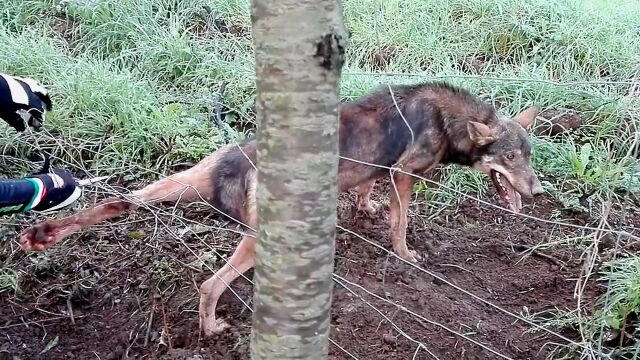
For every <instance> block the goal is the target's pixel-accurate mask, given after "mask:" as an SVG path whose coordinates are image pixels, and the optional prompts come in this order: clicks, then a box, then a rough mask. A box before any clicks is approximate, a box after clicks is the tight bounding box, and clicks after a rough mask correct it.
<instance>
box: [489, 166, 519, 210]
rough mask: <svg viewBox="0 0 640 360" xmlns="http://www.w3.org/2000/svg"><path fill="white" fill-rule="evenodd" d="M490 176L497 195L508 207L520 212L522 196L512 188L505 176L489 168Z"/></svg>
mask: <svg viewBox="0 0 640 360" xmlns="http://www.w3.org/2000/svg"><path fill="white" fill-rule="evenodd" d="M490 176H491V181H493V186H495V188H496V190H497V192H498V195H499V196H500V198H501V199H502V200H504V202H506V203H507V206H508V207H509V209H511V210H512V211H515V212H520V210H522V197H521V196H520V193H519V192H517V191H516V189H514V187H513V185H511V183H510V182H509V180H507V177H506V176H504V175H502V174H501V173H500V172H498V171H495V170H491V175H490Z"/></svg>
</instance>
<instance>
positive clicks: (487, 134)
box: [467, 121, 495, 146]
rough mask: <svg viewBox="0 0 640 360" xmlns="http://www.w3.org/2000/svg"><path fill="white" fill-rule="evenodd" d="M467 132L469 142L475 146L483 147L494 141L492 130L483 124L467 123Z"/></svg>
mask: <svg viewBox="0 0 640 360" xmlns="http://www.w3.org/2000/svg"><path fill="white" fill-rule="evenodd" d="M467 131H469V137H470V138H471V141H473V143H474V144H476V145H477V146H485V145H488V144H490V143H492V142H494V141H495V137H494V135H493V130H491V128H490V127H488V126H487V125H485V124H483V123H479V122H475V121H469V122H468V123H467Z"/></svg>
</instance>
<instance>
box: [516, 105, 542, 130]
mask: <svg viewBox="0 0 640 360" xmlns="http://www.w3.org/2000/svg"><path fill="white" fill-rule="evenodd" d="M539 112H540V109H539V108H537V107H535V106H534V107H530V108H528V109H527V110H525V111H523V112H521V113H520V115H518V117H517V120H518V123H519V124H520V126H522V127H523V128H524V129H525V130H529V127H530V126H531V124H533V121H534V120H535V119H536V116H538V113H539Z"/></svg>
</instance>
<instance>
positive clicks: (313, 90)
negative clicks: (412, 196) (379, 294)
mask: <svg viewBox="0 0 640 360" xmlns="http://www.w3.org/2000/svg"><path fill="white" fill-rule="evenodd" d="M251 5H252V8H251V19H252V33H253V41H254V48H255V61H256V64H255V67H256V77H257V100H256V110H257V120H258V129H257V142H258V153H257V166H258V185H257V192H256V202H257V215H258V229H257V230H258V241H257V244H256V266H255V272H254V284H255V287H254V315H253V327H252V335H251V357H252V359H302V358H304V359H325V358H326V357H327V354H328V337H329V325H330V311H331V293H332V290H333V281H332V274H333V260H334V250H335V245H334V242H335V234H336V220H337V219H336V218H337V214H336V211H337V210H336V200H337V170H338V105H339V80H340V75H341V71H342V65H343V62H344V51H345V47H346V34H345V29H344V24H343V20H342V7H341V4H340V0H252V2H251Z"/></svg>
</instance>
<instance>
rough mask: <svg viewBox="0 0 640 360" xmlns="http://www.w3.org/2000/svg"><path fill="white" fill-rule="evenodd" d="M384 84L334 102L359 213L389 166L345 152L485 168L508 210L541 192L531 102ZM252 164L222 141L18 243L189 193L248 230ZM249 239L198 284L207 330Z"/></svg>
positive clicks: (398, 234)
mask: <svg viewBox="0 0 640 360" xmlns="http://www.w3.org/2000/svg"><path fill="white" fill-rule="evenodd" d="M392 89H393V96H392V94H391V93H390V92H389V89H388V88H387V87H384V88H381V89H379V90H377V91H375V92H373V93H371V94H370V95H367V96H364V97H362V98H360V99H358V100H356V101H353V102H346V103H343V104H342V105H341V107H340V119H339V120H340V124H339V149H340V155H341V156H343V157H344V158H347V159H341V160H340V164H339V170H338V171H339V173H338V190H339V192H343V191H346V190H349V189H352V188H355V190H356V192H357V193H358V209H359V210H362V211H367V212H375V211H376V209H375V207H374V206H373V205H372V204H371V202H370V200H369V195H370V192H371V190H372V188H373V186H374V184H375V181H376V179H379V178H381V177H383V176H388V175H389V172H388V170H385V169H381V168H376V167H372V166H370V165H365V164H362V163H358V162H353V161H350V160H348V159H355V160H358V161H361V162H365V163H371V164H378V165H383V166H388V167H390V166H397V167H401V168H402V169H403V170H404V171H406V172H409V173H416V174H418V173H422V174H424V173H426V172H427V171H429V170H431V169H432V168H433V167H435V166H436V165H438V164H446V163H455V164H461V165H466V166H471V167H473V168H475V169H477V170H479V171H483V172H486V173H488V174H491V177H492V179H493V180H494V184H495V185H496V187H498V186H499V185H500V186H503V185H502V184H507V183H508V184H507V185H508V186H506V187H507V188H508V189H507V190H509V192H508V193H507V195H506V196H507V197H505V196H504V194H503V193H504V192H503V193H501V192H500V191H499V193H501V196H503V198H504V199H507V200H510V201H511V203H510V204H511V205H510V206H512V208H514V209H515V210H516V211H518V210H520V209H519V206H517V205H518V204H515V205H514V204H513V202H514V201H515V199H512V198H513V197H514V194H515V195H517V197H518V199H519V197H520V195H523V196H526V197H532V196H533V195H535V194H538V193H541V192H542V189H541V187H540V183H539V182H538V179H537V178H536V176H535V174H534V172H533V169H532V168H531V165H530V156H531V147H530V145H529V141H528V135H527V132H526V129H528V127H529V125H530V124H531V123H532V122H533V120H534V119H535V117H536V114H537V109H535V108H531V109H529V110H526V111H524V112H523V113H522V114H521V115H520V116H519V117H518V121H517V122H515V121H511V120H507V119H503V118H501V117H499V116H498V114H497V113H496V111H495V109H494V108H493V107H492V106H490V105H489V104H487V103H485V102H483V101H481V100H480V99H478V98H477V97H475V96H473V95H471V94H470V93H469V92H467V91H465V90H462V89H458V88H455V87H452V86H449V85H446V84H443V83H426V84H418V85H411V86H395V87H393V88H392ZM394 98H395V102H394ZM396 104H397V105H396ZM398 110H400V111H401V113H402V115H401V113H400V112H399V111H398ZM409 127H410V129H409ZM253 164H256V141H255V140H254V139H249V140H246V141H244V142H242V143H240V144H232V145H227V146H225V147H223V148H221V149H219V150H218V151H216V152H214V153H213V154H211V155H209V156H208V157H206V158H205V159H203V160H202V161H201V162H200V163H198V164H197V165H195V166H194V167H192V168H190V169H188V170H186V171H183V172H180V173H177V174H174V175H171V176H169V177H167V178H165V179H162V180H160V181H157V182H155V183H153V184H151V185H149V186H147V187H145V188H143V189H142V190H138V191H134V192H133V193H132V197H133V199H134V200H135V201H126V200H121V199H107V200H104V201H102V202H100V203H99V204H97V205H96V206H94V207H92V208H89V209H86V210H84V211H81V212H78V213H76V214H75V215H72V216H70V217H67V218H64V219H59V220H49V221H46V222H43V223H40V224H37V225H35V226H33V227H31V228H29V229H27V230H26V231H25V232H24V233H23V234H22V238H21V241H22V244H23V247H24V248H25V249H27V250H29V249H33V250H43V249H44V248H46V247H48V246H50V245H52V244H54V243H56V242H58V241H60V240H61V239H62V238H64V237H66V236H68V235H70V234H72V233H74V232H76V231H79V230H81V229H82V228H85V227H87V226H90V225H93V224H96V223H99V222H101V221H103V220H106V219H109V218H113V217H115V216H119V215H122V214H124V213H125V212H127V211H130V210H133V209H135V208H136V207H137V206H138V204H142V203H153V202H178V201H181V202H189V201H193V200H196V199H198V198H203V199H205V200H206V201H208V202H210V203H211V204H212V205H213V206H214V207H215V208H216V209H218V210H219V211H221V212H223V213H225V214H226V215H227V216H230V217H232V218H234V219H235V220H237V221H238V222H240V223H243V224H246V225H249V226H250V227H252V228H254V229H255V228H256V221H257V219H256V204H255V190H256V170H255V168H254V167H253ZM498 172H499V174H498ZM496 174H498V175H497V176H496ZM501 179H502V180H501ZM393 180H394V184H395V186H396V189H397V196H396V192H395V191H394V192H392V194H391V206H390V222H391V223H390V231H391V241H392V246H393V250H394V251H395V252H396V254H398V255H399V256H401V257H402V258H404V259H407V260H409V261H417V260H418V259H419V257H418V256H417V255H416V254H415V253H414V252H413V251H410V250H409V249H408V247H407V243H406V227H407V205H408V203H409V198H410V195H411V190H412V187H413V184H414V179H413V177H411V176H409V175H407V174H403V173H399V172H396V173H395V174H394V175H393ZM496 181H497V182H496ZM502 181H504V182H502ZM503 189H504V188H503ZM514 189H515V190H517V191H516V192H514V191H515V190H514ZM505 191H506V190H505ZM509 195H511V197H509ZM253 236H255V234H254V233H253V232H251V231H249V234H248V235H246V236H244V237H243V239H242V240H241V242H240V244H239V245H238V247H237V248H236V250H235V252H234V253H233V255H232V256H231V258H230V260H229V261H228V262H227V264H225V265H224V266H223V267H222V268H221V269H220V270H219V271H218V272H217V273H216V274H215V275H214V276H212V277H211V278H210V279H209V280H207V281H205V282H204V283H203V284H202V285H201V287H200V292H201V295H200V325H201V328H202V329H203V330H204V332H205V334H206V335H211V334H213V333H215V332H217V331H220V330H222V329H224V328H225V325H224V322H222V321H220V319H216V317H215V309H216V304H217V302H218V298H219V297H220V295H221V294H222V293H223V292H224V291H225V289H226V287H227V286H228V284H229V283H231V282H232V281H233V280H235V279H236V278H237V277H238V276H239V275H240V274H241V273H243V272H245V271H247V270H248V269H250V268H252V267H253V266H254V264H255V259H254V258H255V253H254V244H255V238H254V237H253Z"/></svg>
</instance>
